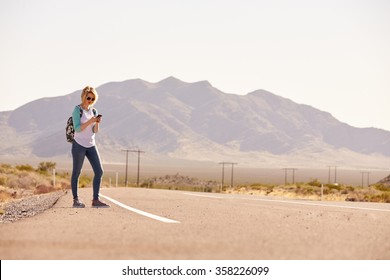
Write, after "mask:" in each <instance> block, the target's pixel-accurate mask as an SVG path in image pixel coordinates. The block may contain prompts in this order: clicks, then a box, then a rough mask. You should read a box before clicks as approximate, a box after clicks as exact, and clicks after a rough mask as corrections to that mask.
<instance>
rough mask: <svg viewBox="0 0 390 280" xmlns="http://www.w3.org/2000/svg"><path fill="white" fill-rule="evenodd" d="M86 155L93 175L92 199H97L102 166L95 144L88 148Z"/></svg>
mask: <svg viewBox="0 0 390 280" xmlns="http://www.w3.org/2000/svg"><path fill="white" fill-rule="evenodd" d="M86 156H87V158H88V160H89V162H90V163H91V166H92V169H93V172H94V173H95V176H94V177H93V200H97V199H99V190H100V185H101V182H102V177H103V167H102V164H101V161H100V155H99V151H98V150H97V148H96V146H94V147H91V148H88V149H87V153H86Z"/></svg>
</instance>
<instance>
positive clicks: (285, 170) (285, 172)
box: [283, 168, 297, 185]
mask: <svg viewBox="0 0 390 280" xmlns="http://www.w3.org/2000/svg"><path fill="white" fill-rule="evenodd" d="M283 169H284V184H285V185H287V171H292V173H293V177H292V179H293V180H292V183H293V184H294V183H295V170H297V168H283Z"/></svg>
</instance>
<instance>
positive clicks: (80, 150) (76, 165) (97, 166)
mask: <svg viewBox="0 0 390 280" xmlns="http://www.w3.org/2000/svg"><path fill="white" fill-rule="evenodd" d="M72 156H73V171H72V179H71V185H72V194H73V199H77V198H78V195H77V189H78V185H79V177H80V174H81V168H82V167H83V163H84V158H85V157H87V159H88V160H89V162H90V163H91V166H92V169H93V172H94V173H95V176H94V177H93V199H99V190H100V184H101V182H102V177H103V167H102V164H101V162H100V156H99V152H98V150H97V148H96V146H93V147H91V148H85V147H83V146H81V145H80V144H78V143H77V142H76V141H73V143H72Z"/></svg>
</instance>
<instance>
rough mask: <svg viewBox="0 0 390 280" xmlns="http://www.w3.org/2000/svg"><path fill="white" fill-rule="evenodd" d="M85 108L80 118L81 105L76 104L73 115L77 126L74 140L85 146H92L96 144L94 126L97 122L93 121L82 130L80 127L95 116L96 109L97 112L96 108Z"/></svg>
mask: <svg viewBox="0 0 390 280" xmlns="http://www.w3.org/2000/svg"><path fill="white" fill-rule="evenodd" d="M82 110H83V114H82V115H81V118H80V107H79V106H76V107H75V109H74V111H73V114H72V117H73V123H74V127H75V134H74V140H75V141H76V142H77V143H78V144H80V145H81V146H83V147H85V148H90V147H93V146H95V144H96V143H95V133H94V132H93V127H94V126H95V123H92V124H90V125H88V126H87V127H86V128H85V129H84V130H82V131H81V130H80V127H81V125H82V124H84V123H86V122H87V121H89V120H90V119H91V118H92V117H94V116H95V115H94V111H95V114H97V111H96V109H95V110H93V108H92V107H91V108H89V110H84V109H82Z"/></svg>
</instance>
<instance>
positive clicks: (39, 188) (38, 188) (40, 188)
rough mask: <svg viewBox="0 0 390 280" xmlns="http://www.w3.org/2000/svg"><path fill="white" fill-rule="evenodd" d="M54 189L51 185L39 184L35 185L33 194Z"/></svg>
mask: <svg viewBox="0 0 390 280" xmlns="http://www.w3.org/2000/svg"><path fill="white" fill-rule="evenodd" d="M53 191H55V189H54V187H53V186H48V185H39V186H36V187H35V191H34V194H43V193H49V192H53Z"/></svg>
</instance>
